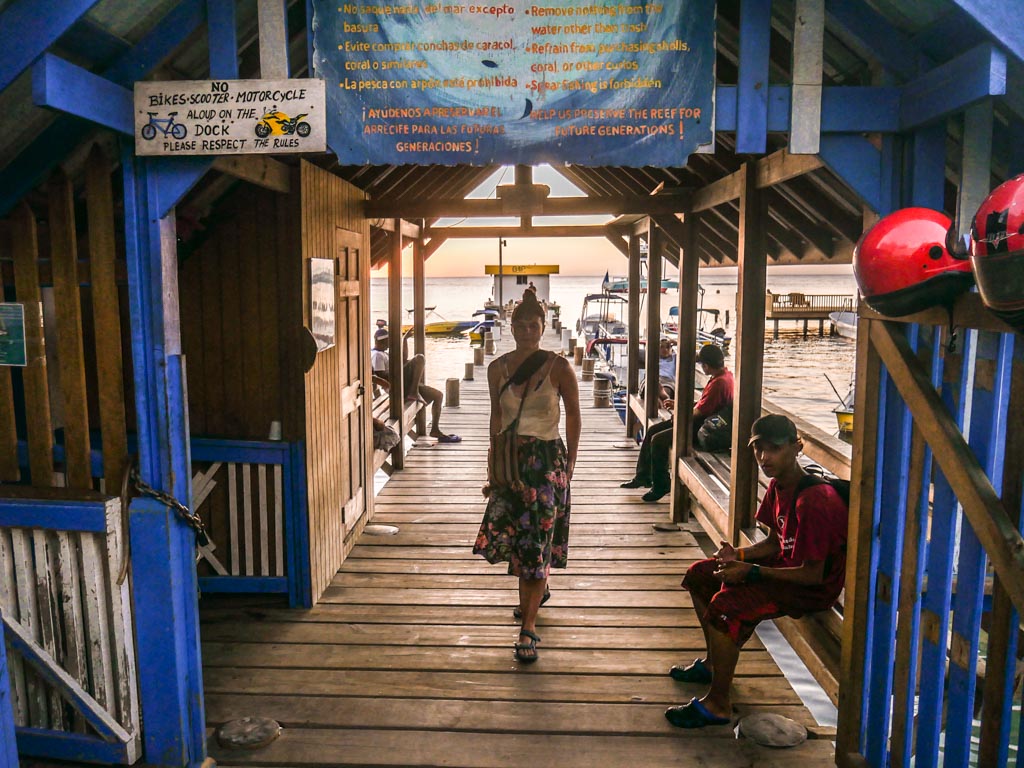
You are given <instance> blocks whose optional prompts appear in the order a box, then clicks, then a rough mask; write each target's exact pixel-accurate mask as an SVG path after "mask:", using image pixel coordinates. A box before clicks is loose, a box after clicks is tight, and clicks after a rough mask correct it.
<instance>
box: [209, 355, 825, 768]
mask: <svg viewBox="0 0 1024 768" xmlns="http://www.w3.org/2000/svg"><path fill="white" fill-rule="evenodd" d="M555 343H557V342H554V341H549V342H548V345H549V346H550V345H552V344H555ZM484 378H485V377H484V376H483V375H482V369H478V375H477V380H476V381H475V382H462V392H461V400H462V405H461V407H460V408H458V409H446V410H445V413H444V420H445V421H444V425H445V428H446V429H449V430H451V431H454V432H457V433H458V434H460V435H462V437H463V442H462V443H461V444H458V445H444V446H432V445H430V444H428V443H425V442H424V443H423V444H421V445H418V446H417V447H416V448H415V449H413V450H412V451H411V452H410V455H409V457H408V459H407V465H406V466H407V468H406V470H404V471H402V472H399V473H397V474H396V475H395V476H394V477H393V478H392V479H391V480H390V481H389V482H388V484H387V486H386V487H385V488H384V490H383V491H382V492H381V494H380V495H379V496H378V497H377V501H376V516H375V519H374V520H373V522H374V523H381V524H390V525H394V526H398V527H399V528H400V532H399V533H398V534H397V535H393V536H371V535H365V534H364V536H363V537H362V539H361V540H360V541H359V543H358V544H357V545H356V547H355V548H354V549H353V550H352V553H351V555H350V556H349V559H348V560H347V562H346V563H345V565H344V566H343V568H342V569H341V571H340V572H339V573H338V574H337V576H336V577H335V579H334V582H333V584H332V586H331V587H330V588H329V589H328V590H327V592H326V594H325V595H324V597H323V599H322V600H321V602H320V603H319V604H318V605H317V606H316V607H315V608H314V609H312V610H310V611H289V610H286V609H284V608H283V607H280V606H279V605H274V604H272V603H269V602H267V601H259V600H254V599H252V598H249V599H245V600H244V601H243V600H241V599H238V598H236V599H234V600H231V599H218V600H217V601H216V602H215V603H214V602H212V601H208V600H204V605H203V624H202V639H203V661H204V675H205V687H206V704H207V708H208V710H207V719H208V723H209V725H210V726H211V727H215V726H216V725H218V724H219V723H222V722H225V721H227V720H231V719H235V718H239V717H244V716H248V715H258V716H265V717H271V718H274V719H276V720H278V721H279V722H280V723H281V724H282V725H283V726H284V731H283V733H282V735H281V737H280V738H279V739H278V740H277V741H275V742H274V743H272V744H271V745H270V746H268V747H266V748H264V749H261V750H257V751H254V752H237V753H229V752H225V751H223V750H219V749H218V748H217V747H216V745H215V744H214V743H213V739H212V738H211V752H212V753H213V754H214V756H215V757H216V759H217V761H218V763H220V764H222V765H253V766H254V765H263V766H295V765H323V766H328V765H329V766H354V765H387V766H428V765H429V766H433V765H447V766H494V767H498V766H519V765H530V766H538V767H543V766H592V765H595V764H598V765H601V766H607V767H608V768H614V767H615V766H630V768H634V767H636V766H670V765H685V764H688V763H691V764H695V765H697V764H699V765H707V766H718V765H720V766H728V767H729V768H734V767H735V766H741V765H756V766H764V767H767V766H776V765H778V766H790V765H792V764H793V763H794V761H800V762H801V763H802V765H803V766H804V767H805V768H811V766H826V765H832V764H833V759H832V754H833V749H832V745H831V742H830V741H829V740H828V736H830V733H829V732H828V731H827V729H815V728H814V721H813V718H812V717H811V715H810V713H809V712H808V711H807V710H806V709H805V708H804V707H803V706H802V704H801V703H800V700H799V698H798V697H797V695H796V694H795V693H794V691H793V690H792V689H791V688H790V686H789V684H788V683H787V681H786V680H785V678H784V677H782V674H781V672H780V671H779V669H778V667H777V666H776V665H775V663H774V661H773V660H772V659H771V657H770V656H769V655H768V653H767V652H766V651H765V650H764V647H763V646H762V645H761V643H760V641H758V640H757V638H756V637H755V638H754V639H752V640H751V642H750V643H749V645H748V647H747V648H746V649H744V651H743V653H742V656H741V659H740V664H739V669H738V677H737V680H736V683H735V694H734V699H735V703H736V708H737V715H738V716H742V715H744V714H748V713H750V712H753V711H760V712H765V711H772V712H779V713H781V714H784V715H786V716H788V717H791V718H793V719H795V720H797V721H799V722H802V723H804V724H805V725H807V726H809V727H811V728H812V739H811V740H809V741H808V742H806V743H805V744H803V745H801V746H800V747H797V748H795V749H789V750H773V749H768V748H760V747H757V746H756V745H754V744H752V743H751V742H747V741H739V740H736V739H734V738H733V733H732V731H731V730H730V729H728V728H722V727H719V728H709V729H705V730H704V731H700V732H693V731H688V732H687V731H680V730H678V729H675V728H673V727H672V726H670V725H669V724H668V723H667V722H666V720H665V718H664V716H663V710H664V709H665V707H666V706H669V705H671V704H678V703H682V702H685V701H686V700H688V699H689V698H690V697H692V696H694V695H698V694H699V693H701V689H700V687H699V686H693V685H684V684H680V683H676V682H674V681H672V680H671V679H670V678H669V677H668V676H667V674H666V673H667V671H668V668H669V667H670V666H671V665H672V664H674V663H677V662H679V661H683V660H690V659H692V658H694V657H695V656H697V655H699V654H701V653H702V651H703V640H702V636H701V632H700V629H699V626H698V624H697V621H696V618H695V616H694V614H693V611H692V610H691V608H690V600H689V596H688V595H687V593H686V592H684V591H683V590H682V589H680V588H679V580H680V577H681V575H682V573H683V572H684V571H685V569H686V567H687V565H688V564H689V563H691V562H693V561H694V560H696V559H698V558H700V557H703V551H702V550H701V548H700V546H699V545H698V538H697V536H698V535H700V534H699V531H700V529H699V527H698V526H696V524H694V525H693V526H691V527H690V528H689V529H687V530H681V531H671V532H664V533H662V532H657V531H655V530H654V528H653V527H652V526H653V524H654V523H656V522H664V521H666V520H667V519H668V506H667V504H665V503H661V504H645V503H643V502H641V501H640V499H639V494H638V493H637V492H635V491H627V490H622V489H620V488H619V487H618V485H619V483H620V482H621V481H622V480H623V479H626V478H628V477H629V476H630V475H631V473H632V470H633V465H634V462H635V460H636V455H637V454H636V450H635V449H632V450H631V449H623V448H620V447H616V446H617V445H621V444H622V441H623V429H622V426H621V423H620V422H619V420H618V418H617V417H616V415H615V412H614V410H613V409H610V408H606V409H595V408H593V407H592V406H591V402H592V397H591V391H590V385H589V384H587V383H585V384H582V385H581V388H582V392H581V396H582V403H583V439H582V446H581V449H580V458H579V464H578V467H577V474H576V477H575V479H574V482H573V508H572V533H571V537H570V556H569V567H568V568H567V569H566V570H565V571H556V572H555V573H554V574H553V578H552V581H551V587H552V591H553V596H552V599H551V601H550V602H549V603H548V604H547V605H546V606H545V607H544V608H543V609H542V610H541V616H540V619H539V622H538V631H539V633H540V634H541V636H542V637H543V638H544V639H543V642H542V643H541V644H540V660H539V661H538V662H537V663H536V664H535V665H533V666H531V667H521V666H520V665H518V664H517V663H516V662H515V660H514V659H513V655H512V643H513V641H514V640H515V638H516V629H517V624H516V622H515V620H514V619H513V618H512V607H513V605H515V604H516V602H517V594H516V582H515V580H514V578H513V577H511V576H509V575H507V573H506V569H505V568H504V567H503V566H501V565H497V566H492V565H488V564H487V563H486V562H485V561H483V560H482V559H480V558H478V557H474V556H473V555H472V553H471V548H472V545H473V540H474V538H475V536H476V531H477V527H478V525H479V522H480V517H481V514H482V512H483V506H484V503H483V498H482V497H481V495H480V487H481V485H482V484H483V480H484V474H485V456H486V450H487V414H488V402H487V392H486V382H485V381H484ZM815 731H817V734H816V735H817V736H819V738H813V736H814V735H815ZM820 737H825V738H820Z"/></svg>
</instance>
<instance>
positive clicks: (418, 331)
mask: <svg viewBox="0 0 1024 768" xmlns="http://www.w3.org/2000/svg"><path fill="white" fill-rule="evenodd" d="M405 223H406V222H404V221H403V222H402V224H403V226H404V225H405ZM426 282H427V272H426V257H425V256H424V255H423V243H422V241H420V240H415V241H413V246H412V308H413V309H412V317H413V320H412V325H413V345H412V351H413V354H414V355H423V356H424V357H426V352H427V333H426V328H427V307H426V304H427V301H426ZM426 378H427V371H426V368H424V370H423V380H424V381H426ZM409 394H410V395H415V396H418V395H416V393H415V392H410V393H409ZM434 427H435V428H436V427H437V425H436V424H435V425H434ZM416 431H417V432H418V433H419V435H421V436H422V435H425V434H427V412H426V409H425V408H419V409H418V410H417V411H416ZM402 435H403V437H404V435H405V433H404V432H403V433H402Z"/></svg>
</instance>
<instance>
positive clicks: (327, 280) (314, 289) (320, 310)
mask: <svg viewBox="0 0 1024 768" xmlns="http://www.w3.org/2000/svg"><path fill="white" fill-rule="evenodd" d="M309 321H310V330H311V331H312V332H313V338H314V339H316V351H317V352H323V351H324V350H325V349H330V348H331V347H333V346H334V328H335V324H334V259H310V260H309Z"/></svg>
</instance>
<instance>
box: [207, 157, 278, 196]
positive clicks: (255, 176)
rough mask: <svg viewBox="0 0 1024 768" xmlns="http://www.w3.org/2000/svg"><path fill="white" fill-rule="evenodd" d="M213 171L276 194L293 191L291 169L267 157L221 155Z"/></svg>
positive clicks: (215, 162) (214, 162)
mask: <svg viewBox="0 0 1024 768" xmlns="http://www.w3.org/2000/svg"><path fill="white" fill-rule="evenodd" d="M213 170H215V171H220V172H221V173H226V174H228V175H229V176H234V177H235V178H236V179H242V180H243V181H248V182H249V183H250V184H255V185H256V186H258V187H263V188H265V189H270V190H273V191H274V192H281V193H284V194H287V193H288V191H289V190H290V189H291V169H290V168H289V167H288V166H287V165H285V164H284V163H282V162H281V161H280V160H275V159H274V158H272V157H267V156H266V155H221V156H220V157H218V158H215V159H214V161H213Z"/></svg>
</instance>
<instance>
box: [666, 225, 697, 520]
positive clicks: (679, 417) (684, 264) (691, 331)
mask: <svg viewBox="0 0 1024 768" xmlns="http://www.w3.org/2000/svg"><path fill="white" fill-rule="evenodd" d="M698 217H699V214H690V215H688V216H687V217H686V219H685V220H684V221H682V222H680V227H681V229H682V231H681V232H680V233H679V234H680V240H681V241H682V242H680V243H679V247H680V249H681V251H682V253H681V254H680V256H679V295H678V296H677V298H676V301H677V306H678V307H679V332H678V336H677V338H676V340H677V342H678V343H677V346H676V395H675V408H674V409H673V410H674V411H675V419H674V421H675V426H674V428H675V436H674V442H673V455H674V456H675V457H676V461H675V462H673V465H672V470H673V471H672V494H671V497H670V498H671V499H672V519H673V520H675V521H677V522H686V521H688V520H689V519H690V512H691V502H690V499H689V497H688V496H687V495H686V494H685V493H683V488H684V484H683V483H682V482H681V480H680V478H679V472H678V469H677V464H678V460H679V459H681V458H682V457H684V456H690V455H692V454H693V402H694V400H693V388H694V384H695V382H696V366H697V323H698V321H697V305H698V299H699V290H700V285H699V283H698V280H699V278H700V260H699V258H698V253H697V227H698V225H699V223H700V221H699V218H698Z"/></svg>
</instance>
